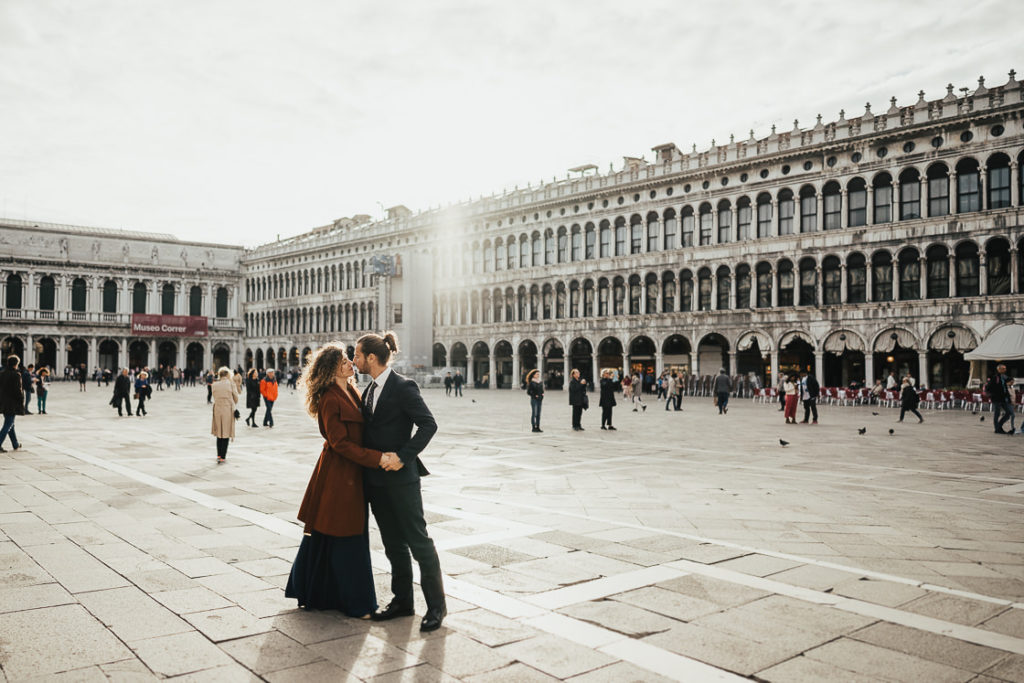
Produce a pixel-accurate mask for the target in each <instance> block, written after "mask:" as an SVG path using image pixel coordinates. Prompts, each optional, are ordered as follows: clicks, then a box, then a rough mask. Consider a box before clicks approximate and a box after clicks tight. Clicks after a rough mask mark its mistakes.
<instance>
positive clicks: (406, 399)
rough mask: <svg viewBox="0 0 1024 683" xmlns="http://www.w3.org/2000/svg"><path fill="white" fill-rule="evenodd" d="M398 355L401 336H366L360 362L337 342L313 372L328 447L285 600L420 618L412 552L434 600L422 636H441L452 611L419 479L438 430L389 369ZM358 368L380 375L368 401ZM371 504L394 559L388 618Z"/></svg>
mask: <svg viewBox="0 0 1024 683" xmlns="http://www.w3.org/2000/svg"><path fill="white" fill-rule="evenodd" d="M397 352H398V340H397V339H396V338H395V335H394V333H393V332H388V333H386V334H385V335H384V336H383V337H382V336H380V335H376V334H367V335H364V336H363V337H360V338H359V341H358V342H356V348H355V356H354V358H353V359H352V360H349V358H348V355H347V354H346V353H345V348H344V347H343V346H342V345H341V344H338V343H330V344H327V345H326V346H324V347H322V348H320V349H318V350H317V351H316V353H315V355H314V356H313V357H312V358H311V360H310V361H309V362H308V364H307V366H306V368H305V371H304V373H303V378H302V383H303V389H304V392H305V404H306V410H307V411H308V412H309V414H310V415H312V416H313V417H314V418H316V420H317V423H318V425H319V427H320V434H321V435H323V437H324V440H325V441H324V448H323V451H322V452H321V454H320V460H319V461H318V462H317V465H316V469H315V470H314V471H313V476H312V477H311V478H310V480H309V485H308V486H307V488H306V495H305V497H304V498H303V500H302V505H301V507H300V508H299V515H298V516H299V520H301V521H302V522H304V523H305V534H304V535H303V537H302V544H301V545H300V546H299V551H298V555H297V556H296V558H295V564H294V565H293V566H292V571H291V576H290V577H289V579H288V586H287V588H286V589H285V596H286V597H289V598H296V599H298V602H299V606H300V607H304V608H306V609H332V610H340V611H342V612H344V613H345V614H347V615H349V616H353V617H361V618H363V619H370V618H372V619H373V620H375V621H385V620H388V619H394V618H395V617H408V616H412V615H413V585H412V578H413V576H412V561H411V559H410V552H411V553H412V557H414V558H416V561H417V562H418V563H419V566H420V586H421V587H422V589H423V596H424V598H426V603H427V613H426V615H425V616H424V617H423V621H422V622H421V623H420V630H421V631H433V630H435V629H437V628H439V627H440V626H441V622H442V620H443V619H444V617H445V616H446V615H447V609H446V606H445V597H444V584H443V581H442V579H441V565H440V562H439V561H438V559H437V551H436V550H435V548H434V542H433V541H432V540H431V539H430V537H429V536H428V535H427V524H426V521H425V520H424V518H423V499H422V497H421V494H420V477H421V476H425V475H427V474H429V472H427V469H426V468H425V467H424V466H423V463H422V462H420V459H419V453H420V451H422V450H423V449H424V447H426V445H427V443H428V442H429V441H430V439H431V437H433V436H434V432H436V431H437V424H436V423H435V422H434V417H433V415H431V414H430V410H429V409H427V406H426V404H425V403H424V402H423V397H422V396H420V391H419V388H418V387H417V386H416V383H415V382H414V381H412V380H411V379H408V378H406V377H403V376H401V375H399V374H398V373H397V372H395V371H393V370H392V369H391V368H390V366H389V361H390V359H391V356H392V354H394V353H397ZM357 371H358V372H361V373H364V374H368V375H370V376H371V377H372V378H373V381H372V382H371V383H370V385H369V386H368V387H367V388H366V390H365V391H364V392H363V394H362V396H360V394H359V390H358V389H357V388H356V383H355V373H356V372H357ZM414 427H415V433H414V432H413V429H414ZM367 503H369V505H370V509H371V510H372V511H373V516H374V518H375V519H376V520H377V527H378V529H379V530H380V536H381V540H382V541H383V543H384V552H385V554H386V555H387V558H388V561H389V562H390V563H391V592H392V594H393V596H394V597H393V598H392V600H391V603H390V604H389V605H388V606H387V607H386V608H384V609H383V610H381V611H379V612H378V611H377V598H376V592H375V590H374V583H373V573H372V569H371V567H370V543H369V535H368V519H367V512H366V504H367Z"/></svg>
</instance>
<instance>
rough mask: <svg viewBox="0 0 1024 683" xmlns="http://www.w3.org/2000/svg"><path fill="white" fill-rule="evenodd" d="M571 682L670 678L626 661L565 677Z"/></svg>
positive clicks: (653, 682)
mask: <svg viewBox="0 0 1024 683" xmlns="http://www.w3.org/2000/svg"><path fill="white" fill-rule="evenodd" d="M567 680H569V681H572V683H662V682H663V681H664V682H666V683H667V681H670V680H672V679H669V678H665V677H664V676H659V675H658V674H656V673H653V672H651V671H648V670H646V669H641V668H640V667H638V666H634V665H633V664H630V663H628V662H619V663H618V664H610V665H609V666H603V667H601V668H600V669H594V670H593V671H589V672H587V673H585V674H580V675H579V676H573V677H572V678H569V679H567Z"/></svg>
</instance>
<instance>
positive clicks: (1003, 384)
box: [985, 363, 1013, 434]
mask: <svg viewBox="0 0 1024 683" xmlns="http://www.w3.org/2000/svg"><path fill="white" fill-rule="evenodd" d="M985 392H986V393H987V394H988V397H989V400H991V401H992V425H993V427H994V429H995V433H996V434H1007V433H1009V434H1012V433H1013V432H1007V431H1006V430H1005V429H1003V425H1004V424H1006V421H1007V420H1008V419H1010V415H1012V414H1013V402H1012V401H1011V400H1010V385H1009V378H1008V377H1007V376H1006V365H1004V364H1003V363H1000V364H999V365H997V366H996V374H995V375H993V376H992V378H991V379H990V380H989V381H988V384H986V385H985Z"/></svg>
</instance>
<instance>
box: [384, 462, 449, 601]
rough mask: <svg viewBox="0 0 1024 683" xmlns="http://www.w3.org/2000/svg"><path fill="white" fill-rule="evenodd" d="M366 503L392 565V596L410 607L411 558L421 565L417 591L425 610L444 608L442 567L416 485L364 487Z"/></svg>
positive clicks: (411, 597)
mask: <svg viewBox="0 0 1024 683" xmlns="http://www.w3.org/2000/svg"><path fill="white" fill-rule="evenodd" d="M366 499H367V500H368V501H369V503H370V509H371V510H373V517H374V519H376V520H377V528H378V529H379V530H380V540H381V541H382V542H383V543H384V554H385V555H387V556H388V561H389V562H391V592H392V593H393V594H394V596H395V600H396V601H397V602H398V603H399V604H400V605H403V606H406V605H408V606H409V607H412V604H413V595H412V560H411V559H410V557H409V553H410V552H411V553H412V557H414V558H416V562H417V563H418V564H419V565H420V587H421V588H422V589H423V597H424V598H425V599H426V602H427V609H442V608H443V607H444V606H445V599H444V581H443V580H442V578H441V563H440V561H439V560H438V559H437V550H436V549H435V548H434V542H433V541H432V540H431V539H430V536H428V535H427V522H426V520H425V519H424V518H423V497H422V495H421V494H420V483H419V482H418V481H415V482H412V483H410V484H400V485H398V486H367V487H366Z"/></svg>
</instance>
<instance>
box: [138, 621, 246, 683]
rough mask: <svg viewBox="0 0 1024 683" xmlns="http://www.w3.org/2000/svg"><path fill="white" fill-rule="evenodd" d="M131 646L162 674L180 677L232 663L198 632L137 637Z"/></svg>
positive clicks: (144, 660) (141, 657) (143, 659)
mask: <svg viewBox="0 0 1024 683" xmlns="http://www.w3.org/2000/svg"><path fill="white" fill-rule="evenodd" d="M132 649H133V650H134V651H135V654H136V655H138V657H139V659H141V660H142V661H143V662H145V664H146V666H148V667H149V668H150V669H152V670H153V671H155V672H156V673H158V674H160V675H161V676H180V675H182V674H188V673H193V672H195V671H202V670H204V669H210V668H213V667H217V666H224V665H226V664H230V663H231V658H230V657H228V656H227V655H226V654H224V653H223V652H222V651H221V650H220V648H218V647H217V646H216V645H214V644H213V643H211V642H210V641H209V640H207V639H206V638H205V637H204V636H203V635H202V634H200V633H196V632H195V631H189V632H188V633H178V634H175V635H169V636H160V637H158V638H148V639H145V640H137V641H135V642H133V643H132Z"/></svg>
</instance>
